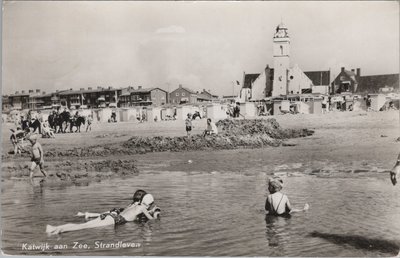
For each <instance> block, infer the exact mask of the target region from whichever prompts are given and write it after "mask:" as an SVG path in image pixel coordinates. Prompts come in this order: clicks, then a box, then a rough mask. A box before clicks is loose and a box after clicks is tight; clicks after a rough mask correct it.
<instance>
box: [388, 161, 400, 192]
mask: <svg viewBox="0 0 400 258" xmlns="http://www.w3.org/2000/svg"><path fill="white" fill-rule="evenodd" d="M399 176H400V154H399V156H397V161H396V164H394V167H393V168H392V170H391V171H390V180H391V181H392V184H393V185H396V184H397V179H398V178H399Z"/></svg>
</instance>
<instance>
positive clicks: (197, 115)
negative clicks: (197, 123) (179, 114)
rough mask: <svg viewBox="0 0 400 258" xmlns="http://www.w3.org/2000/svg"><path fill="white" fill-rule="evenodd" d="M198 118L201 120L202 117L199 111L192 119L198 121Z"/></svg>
mask: <svg viewBox="0 0 400 258" xmlns="http://www.w3.org/2000/svg"><path fill="white" fill-rule="evenodd" d="M197 117H199V118H200V119H201V115H200V112H199V111H196V112H194V114H193V116H192V119H193V120H196V118H197Z"/></svg>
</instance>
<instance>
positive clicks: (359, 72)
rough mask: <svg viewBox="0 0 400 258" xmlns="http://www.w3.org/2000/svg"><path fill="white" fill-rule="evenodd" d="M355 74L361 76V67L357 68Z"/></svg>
mask: <svg viewBox="0 0 400 258" xmlns="http://www.w3.org/2000/svg"><path fill="white" fill-rule="evenodd" d="M357 76H358V77H360V76H361V68H357Z"/></svg>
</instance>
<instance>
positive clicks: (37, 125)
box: [29, 119, 42, 134]
mask: <svg viewBox="0 0 400 258" xmlns="http://www.w3.org/2000/svg"><path fill="white" fill-rule="evenodd" d="M29 128H33V133H34V132H36V129H39V134H42V128H41V124H40V122H39V120H37V119H35V120H32V121H30V122H29Z"/></svg>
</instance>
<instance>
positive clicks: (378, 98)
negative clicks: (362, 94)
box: [369, 94, 386, 111]
mask: <svg viewBox="0 0 400 258" xmlns="http://www.w3.org/2000/svg"><path fill="white" fill-rule="evenodd" d="M369 96H370V98H371V109H372V110H373V111H379V110H380V109H381V108H382V107H383V106H384V105H385V103H386V96H385V95H383V94H369Z"/></svg>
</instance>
